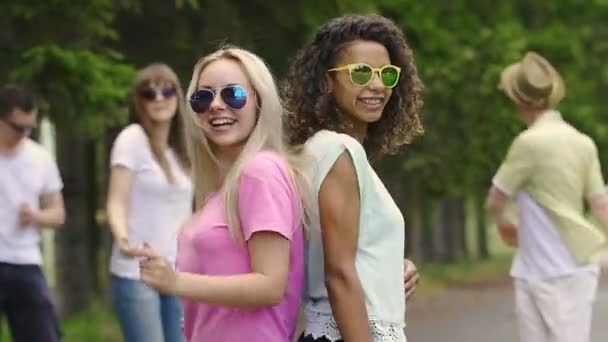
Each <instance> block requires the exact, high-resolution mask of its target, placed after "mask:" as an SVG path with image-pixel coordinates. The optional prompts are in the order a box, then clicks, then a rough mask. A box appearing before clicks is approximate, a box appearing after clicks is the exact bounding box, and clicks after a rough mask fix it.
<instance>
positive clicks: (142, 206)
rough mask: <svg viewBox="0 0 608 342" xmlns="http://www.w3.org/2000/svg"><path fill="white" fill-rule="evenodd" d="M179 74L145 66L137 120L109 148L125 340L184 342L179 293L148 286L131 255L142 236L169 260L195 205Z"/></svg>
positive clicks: (135, 104) (116, 299)
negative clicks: (161, 291) (179, 231)
mask: <svg viewBox="0 0 608 342" xmlns="http://www.w3.org/2000/svg"><path fill="white" fill-rule="evenodd" d="M183 98H184V96H183V92H182V90H181V87H180V84H179V80H178V78H177V75H176V74H175V72H173V70H171V68H169V67H168V66H167V65H164V64H152V65H149V66H147V67H145V68H143V69H142V70H140V71H139V72H138V74H137V76H136V78H135V83H134V86H133V101H132V108H131V114H132V116H133V118H132V119H133V121H134V123H132V124H131V125H129V126H127V127H126V128H125V129H123V130H122V132H120V134H119V135H118V137H117V138H116V141H115V142H114V146H113V148H112V153H111V161H110V163H111V172H110V185H109V193H108V203H107V212H108V217H109V223H110V228H111V230H112V235H113V237H114V245H113V248H112V257H111V261H110V272H111V273H112V302H113V306H114V310H115V312H116V314H117V316H118V320H119V322H120V325H121V328H122V332H123V335H124V339H125V342H178V341H183V337H182V331H181V322H180V321H181V317H182V308H181V305H180V302H179V301H178V299H177V298H176V297H172V296H164V295H162V294H160V293H158V292H157V291H156V290H154V289H150V288H147V287H146V286H145V285H144V283H143V282H142V281H141V280H140V275H139V260H137V259H136V258H134V257H133V255H134V254H133V253H134V251H136V250H138V247H141V246H142V245H143V243H144V242H147V243H148V244H150V245H151V246H153V247H154V249H155V250H156V251H158V252H159V253H160V254H162V255H163V256H165V257H166V258H167V259H168V260H169V261H170V262H171V264H174V263H175V258H176V254H177V233H178V230H179V228H180V227H181V225H182V224H183V223H184V222H185V221H186V220H187V219H188V218H189V217H190V215H191V213H192V205H193V191H192V182H191V180H190V176H189V173H190V171H189V169H190V162H189V160H188V156H187V151H186V144H185V135H184V125H183V122H182V117H183V115H181V114H179V113H181V112H183V111H184V103H183V100H182V99H183Z"/></svg>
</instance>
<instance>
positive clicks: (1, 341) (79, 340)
mask: <svg viewBox="0 0 608 342" xmlns="http://www.w3.org/2000/svg"><path fill="white" fill-rule="evenodd" d="M61 331H62V333H63V337H62V339H61V341H62V342H85V341H86V342H120V341H122V335H121V333H120V328H119V326H118V322H117V320H116V318H115V317H114V314H113V313H112V311H111V308H110V307H108V306H107V305H103V304H101V303H99V302H95V303H94V304H93V305H91V307H90V308H89V310H88V311H86V312H84V313H81V314H79V315H76V316H74V317H71V318H68V319H66V320H64V321H62V322H61ZM10 341H11V338H10V336H9V332H8V326H7V325H6V322H3V327H2V333H1V334H0V342H10Z"/></svg>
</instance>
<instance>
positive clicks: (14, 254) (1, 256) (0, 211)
mask: <svg viewBox="0 0 608 342" xmlns="http://www.w3.org/2000/svg"><path fill="white" fill-rule="evenodd" d="M62 188H63V183H62V182H61V177H60V176H59V170H58V169H57V164H56V163H55V161H54V160H53V158H52V157H51V155H50V154H49V153H48V152H47V151H46V150H45V149H44V148H43V147H42V146H40V145H39V144H38V143H36V142H34V141H32V140H30V139H26V140H24V141H23V142H22V143H21V144H20V145H19V147H18V150H17V153H16V154H14V155H11V156H5V155H1V154H0V262H5V263H10V264H19V265H40V264H41V263H42V256H41V254H40V247H39V242H40V235H39V232H38V228H40V227H35V226H29V227H22V226H21V225H20V224H19V208H20V206H21V205H22V204H24V203H26V204H29V206H30V207H31V208H32V209H39V208H40V197H41V196H42V195H47V194H51V193H55V192H58V191H61V189H62Z"/></svg>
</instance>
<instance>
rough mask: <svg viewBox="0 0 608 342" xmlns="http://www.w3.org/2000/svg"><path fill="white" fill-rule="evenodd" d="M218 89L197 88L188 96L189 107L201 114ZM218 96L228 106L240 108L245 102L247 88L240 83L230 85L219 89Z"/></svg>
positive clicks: (205, 110)
mask: <svg viewBox="0 0 608 342" xmlns="http://www.w3.org/2000/svg"><path fill="white" fill-rule="evenodd" d="M217 92H218V89H199V90H197V91H195V92H194V93H193V94H192V96H190V107H191V108H192V110H193V111H194V112H195V113H198V114H203V113H206V112H207V111H208V110H209V107H211V103H213V100H214V99H215V96H216V95H217ZM219 93H220V97H221V98H222V100H223V101H224V103H225V104H227V105H228V107H230V108H232V109H241V108H243V107H245V104H246V103H247V90H245V88H243V87H241V86H240V85H230V86H227V87H224V88H222V89H219Z"/></svg>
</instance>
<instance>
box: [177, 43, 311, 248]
mask: <svg viewBox="0 0 608 342" xmlns="http://www.w3.org/2000/svg"><path fill="white" fill-rule="evenodd" d="M220 59H230V60H233V61H236V62H237V63H239V64H240V66H241V67H242V68H243V70H244V72H245V74H246V75H247V77H248V79H249V80H250V82H251V84H252V86H253V89H254V92H255V95H256V100H257V105H258V113H259V115H258V119H257V122H256V124H255V126H254V128H253V131H252V132H251V134H250V135H249V137H248V139H247V142H246V143H245V145H244V147H243V149H242V150H241V152H240V154H239V156H238V157H237V159H236V160H235V162H234V164H233V165H232V166H231V168H230V170H229V171H228V173H227V174H226V177H225V179H224V180H223V182H222V180H221V176H220V166H219V161H218V159H217V158H216V156H215V155H214V154H213V151H212V149H211V146H210V145H209V141H208V140H207V138H206V137H205V135H204V133H203V131H202V129H200V128H199V126H198V125H197V122H196V115H197V114H196V113H194V112H193V111H192V109H191V108H190V106H187V109H186V111H185V120H184V121H185V122H186V136H187V138H186V142H187V147H188V153H189V155H190V159H191V161H192V176H193V183H194V195H195V204H196V209H197V210H198V209H200V208H201V207H203V206H204V204H205V203H206V201H207V200H208V198H209V195H210V194H211V193H213V192H216V191H219V190H220V189H221V190H222V191H223V196H224V197H223V201H224V208H225V211H226V220H227V223H228V228H229V230H230V234H231V235H232V237H233V238H235V239H236V240H237V241H243V233H242V230H241V225H240V219H239V215H238V191H237V190H238V182H239V177H240V175H241V171H242V168H243V165H244V164H245V162H246V161H247V160H248V159H250V158H251V157H253V156H254V155H255V154H256V153H258V152H260V151H262V150H267V151H273V152H275V153H277V154H278V155H280V156H282V157H284V158H285V160H286V161H287V162H288V165H289V172H290V176H291V179H292V181H293V183H294V184H295V186H296V192H297V194H298V196H299V198H300V202H301V203H300V204H301V205H300V208H301V217H302V221H303V223H305V224H306V220H305V212H306V209H307V208H308V203H309V201H308V200H307V194H308V189H307V184H308V182H307V180H306V176H305V172H304V171H303V170H304V167H305V163H306V157H305V155H304V154H303V149H301V148H290V147H289V146H288V145H287V144H286V140H285V137H284V135H283V119H284V110H283V106H282V103H281V99H280V98H279V95H278V90H277V86H276V82H275V80H274V77H273V75H272V73H271V72H270V69H269V68H268V66H267V65H266V63H265V62H264V61H263V60H262V59H261V58H260V57H258V56H256V55H255V54H253V53H251V52H249V51H246V50H243V49H240V48H237V47H233V46H225V47H222V48H220V49H219V50H217V51H215V52H213V53H211V54H210V55H207V56H205V57H203V58H201V59H199V61H198V62H197V63H196V65H195V66H194V72H193V74H192V80H191V81H190V86H189V87H188V91H187V99H189V98H190V96H191V95H192V94H193V93H194V92H195V91H196V90H197V88H198V82H199V78H200V75H201V72H202V71H203V69H204V68H205V67H206V66H207V65H209V63H211V62H213V61H217V60H220Z"/></svg>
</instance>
